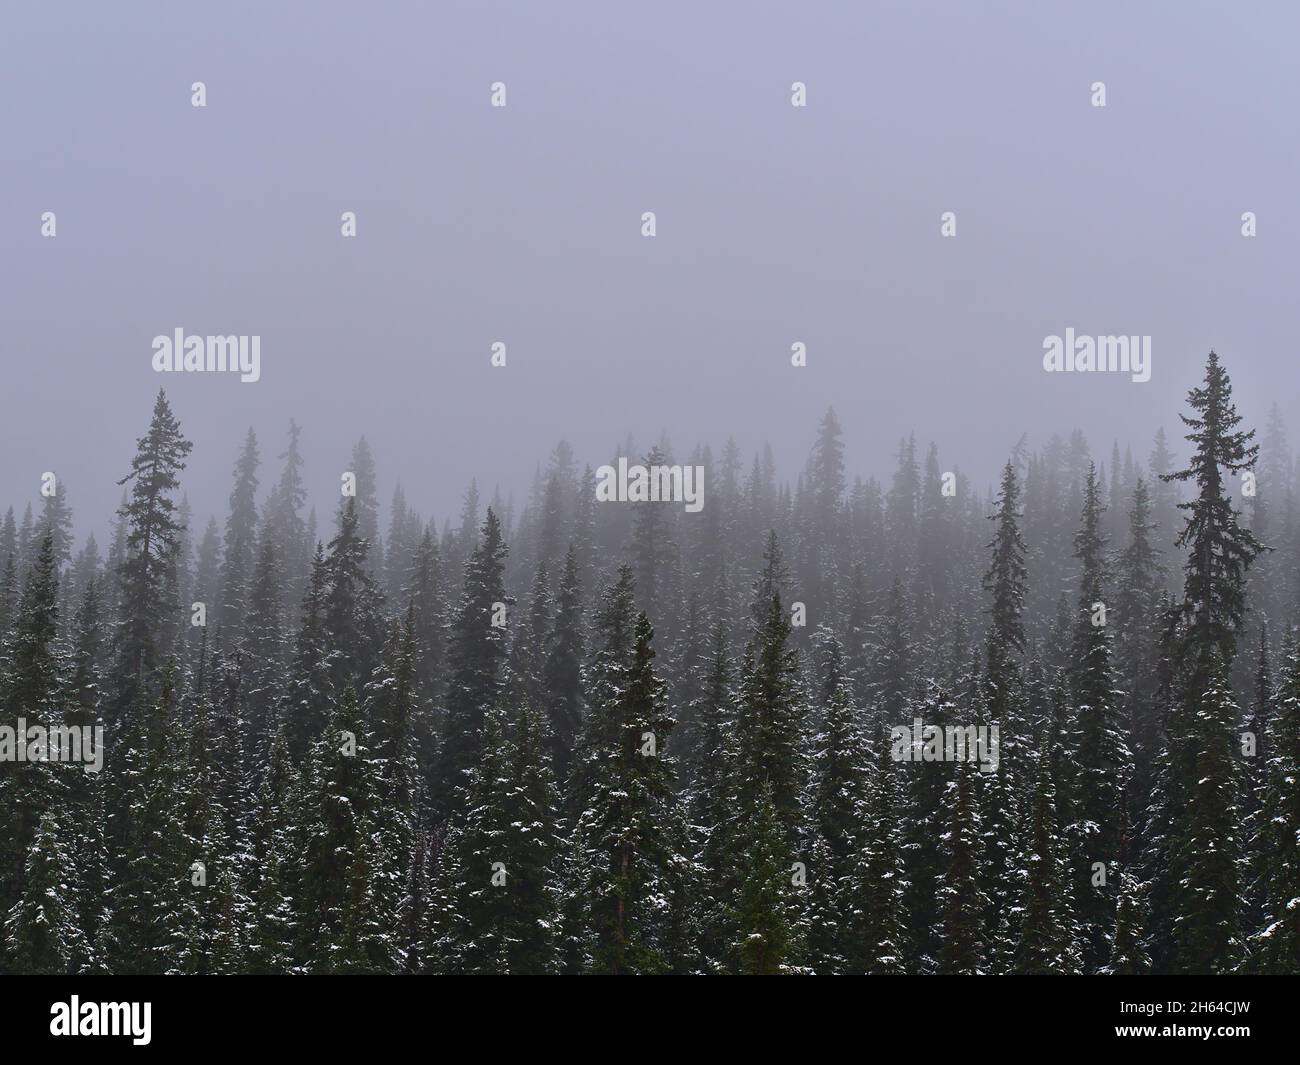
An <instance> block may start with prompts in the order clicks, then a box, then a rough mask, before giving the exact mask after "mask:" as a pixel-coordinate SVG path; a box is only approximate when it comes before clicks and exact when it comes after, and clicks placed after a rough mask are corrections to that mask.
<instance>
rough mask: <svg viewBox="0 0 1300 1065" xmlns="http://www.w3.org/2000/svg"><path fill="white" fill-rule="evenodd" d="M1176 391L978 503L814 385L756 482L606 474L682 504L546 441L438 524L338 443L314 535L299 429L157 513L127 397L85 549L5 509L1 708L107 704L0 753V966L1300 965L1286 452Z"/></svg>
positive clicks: (166, 406) (1292, 576)
mask: <svg viewBox="0 0 1300 1065" xmlns="http://www.w3.org/2000/svg"><path fill="white" fill-rule="evenodd" d="M1188 386H1189V389H1190V391H1189V392H1188V395H1187V402H1186V406H1185V407H1184V409H1183V410H1182V411H1180V412H1179V414H1180V415H1181V418H1182V424H1183V425H1184V426H1185V434H1184V435H1183V436H1182V438H1178V437H1174V436H1166V434H1165V433H1164V432H1163V431H1160V432H1156V433H1154V434H1153V436H1152V437H1150V438H1148V439H1144V440H1134V441H1131V442H1129V443H1126V444H1123V445H1121V444H1120V443H1115V444H1113V445H1112V444H1110V442H1107V444H1106V446H1105V447H1102V446H1101V445H1100V444H1099V443H1098V442H1095V441H1093V442H1090V441H1089V440H1087V439H1086V438H1085V436H1084V434H1083V433H1082V432H1081V431H1074V432H1072V433H1070V434H1068V435H1060V436H1053V437H1052V438H1051V439H1049V440H1047V441H1045V442H1043V443H1042V444H1041V446H1034V447H1031V446H1030V445H1029V444H1028V443H1027V442H1026V441H1025V440H1023V439H1022V440H1021V441H1020V442H1019V443H1016V444H1015V446H1014V447H1013V448H1012V450H1011V452H1010V454H1009V456H1008V458H1007V461H1006V465H1005V467H1004V468H1003V469H1002V470H1001V472H1000V474H999V475H998V476H997V479H996V480H995V481H993V482H991V488H989V489H984V488H981V487H980V486H979V483H978V482H977V481H976V480H975V476H976V473H975V471H962V470H960V469H959V468H957V467H955V466H954V464H953V463H952V461H951V457H947V456H941V455H940V454H938V452H937V450H936V448H935V447H933V446H929V447H927V446H926V445H925V444H923V443H922V442H920V441H918V440H916V439H915V438H912V437H909V438H907V439H904V440H902V441H900V442H899V444H898V450H897V453H896V455H895V456H894V457H893V460H892V461H893V462H894V464H895V467H894V472H893V474H892V476H891V477H889V478H888V479H887V480H886V481H884V482H882V481H878V480H876V479H874V478H863V477H860V476H857V475H855V473H854V471H853V470H851V469H848V468H846V462H845V454H844V447H843V442H842V430H841V422H840V420H839V417H840V416H839V415H838V414H837V413H836V412H835V411H834V410H828V411H827V412H826V413H825V416H824V417H823V418H822V420H821V423H820V425H818V426H815V427H814V426H810V427H809V432H810V438H811V439H813V440H814V442H813V444H812V447H811V450H810V453H809V454H808V457H807V461H806V464H805V465H804V467H803V472H802V474H801V475H800V476H799V477H798V478H797V479H796V480H795V481H794V482H793V483H783V482H778V478H777V475H776V472H775V470H776V463H775V460H774V456H773V455H772V453H771V452H770V451H768V450H764V451H762V452H760V453H759V454H757V455H753V456H749V455H742V454H741V453H740V451H739V449H738V448H737V446H736V445H735V444H734V443H732V442H728V441H723V442H721V443H720V445H719V442H717V441H715V442H713V443H712V444H710V445H705V444H700V445H698V446H696V447H695V448H694V449H693V450H692V451H691V452H690V453H689V454H688V455H681V454H675V453H674V450H673V447H672V446H671V445H670V443H669V442H668V441H666V440H663V441H660V442H659V443H658V444H657V445H655V446H654V447H653V448H651V449H649V451H648V452H642V454H641V455H638V456H636V457H632V456H631V455H630V453H627V452H625V453H624V454H625V455H626V457H628V458H629V459H630V460H631V461H641V462H644V463H645V464H646V466H655V465H662V464H673V463H689V464H692V465H699V466H702V467H704V470H705V476H706V484H707V492H706V494H705V497H704V498H705V505H704V506H703V507H702V508H701V509H700V510H699V511H698V512H689V511H687V510H684V509H683V507H682V506H681V505H680V504H672V503H665V502H648V501H646V502H602V501H598V498H597V492H596V491H595V481H596V473H595V468H594V467H595V466H599V465H601V464H604V463H605V462H608V461H611V459H610V457H609V456H604V457H597V458H596V462H595V463H594V464H587V463H586V462H584V461H582V460H580V459H579V458H578V457H577V456H576V455H575V454H574V452H573V450H572V449H571V448H570V446H569V445H568V444H567V443H565V442H564V441H560V442H559V443H558V444H556V445H555V446H554V449H553V450H552V451H551V452H550V453H549V456H542V457H541V462H540V465H539V466H538V471H539V472H538V474H537V476H536V478H535V482H534V487H533V490H532V492H531V495H530V496H529V498H528V499H527V500H526V502H523V503H522V504H518V505H517V504H516V503H515V502H514V501H513V500H508V499H507V500H502V499H500V498H494V499H492V500H487V499H485V498H484V497H483V495H481V494H480V488H479V486H478V485H477V484H476V482H475V481H474V480H473V479H472V478H473V476H474V472H475V471H474V470H472V469H469V468H466V469H464V470H463V471H461V472H462V475H463V478H464V480H465V482H466V483H467V484H468V488H467V490H466V492H465V494H464V501H463V509H462V510H461V512H460V513H459V514H458V515H451V516H446V517H444V518H443V520H442V521H441V523H438V522H435V520H434V519H432V518H430V517H427V516H425V515H421V514H418V513H416V512H414V511H413V510H412V509H411V508H410V507H409V506H408V505H407V503H406V499H405V496H404V494H403V489H402V486H401V484H402V482H401V478H402V477H406V478H412V477H418V475H419V470H418V467H417V468H413V469H408V470H399V469H392V470H385V471H384V474H383V477H382V478H381V476H380V474H379V472H378V468H379V467H378V464H377V461H376V459H375V457H374V456H372V454H371V452H370V449H369V447H368V445H367V443H366V440H365V438H364V437H361V438H360V439H359V440H358V442H357V444H356V447H355V449H354V451H353V453H352V455H351V456H350V460H349V461H348V463H347V465H346V466H343V467H342V469H344V470H346V471H347V472H348V473H351V474H352V475H353V482H354V486H355V487H354V491H353V492H352V493H351V494H348V493H346V492H341V493H340V495H339V497H338V499H337V500H329V501H319V500H318V501H316V502H317V503H318V504H321V509H320V512H319V513H318V512H317V510H316V509H314V508H312V507H311V506H310V503H309V500H308V499H307V496H306V491H305V488H304V461H303V458H302V453H301V450H300V434H301V433H302V432H303V431H305V430H302V429H300V427H299V426H298V424H296V423H295V422H292V421H291V422H289V423H288V425H287V427H286V426H284V425H279V426H268V427H258V431H257V432H256V433H255V432H254V431H253V430H252V429H250V430H249V431H248V433H247V436H246V438H245V439H244V440H243V443H242V446H241V447H240V448H239V449H238V453H237V454H236V455H232V456H231V458H232V460H233V481H232V484H231V488H230V494H229V508H228V510H227V511H226V513H224V514H222V515H217V516H214V517H212V518H208V517H206V516H203V515H198V514H195V513H193V512H192V511H191V509H190V507H189V505H188V502H187V497H186V466H187V461H188V460H189V458H190V456H191V452H192V449H194V448H195V447H198V446H201V445H200V444H198V443H196V442H191V441H190V440H189V439H188V438H187V436H186V431H185V426H184V412H183V411H181V410H178V409H176V408H175V407H174V406H173V405H172V403H171V402H170V401H169V398H168V396H167V395H166V394H165V393H163V392H159V393H158V395H157V397H156V400H155V401H154V404H153V408H152V413H151V414H149V412H148V411H147V409H146V407H145V406H144V405H142V408H141V422H142V425H143V426H144V432H143V434H142V435H141V436H140V438H139V442H138V446H137V449H136V453H135V455H134V456H129V455H123V456H122V472H123V474H124V477H123V480H122V491H123V495H122V503H121V507H120V509H119V510H118V511H117V513H116V515H115V518H114V522H113V525H112V536H111V540H110V542H108V543H106V544H102V545H101V544H99V543H97V542H96V539H95V537H94V536H93V535H89V534H87V533H86V532H85V531H84V530H81V531H79V526H78V522H77V520H76V518H77V517H81V515H78V514H76V500H75V499H69V498H66V497H65V494H64V492H63V490H62V487H61V486H59V487H58V488H57V489H56V490H55V491H53V492H51V493H49V494H44V495H42V496H40V497H38V498H36V499H35V501H34V502H35V505H25V504H24V502H23V501H21V500H18V501H15V504H14V506H12V507H10V509H9V510H8V511H7V513H6V514H5V516H4V519H3V527H2V528H0V566H2V570H0V638H2V643H0V702H2V704H3V712H4V721H5V723H7V724H10V725H12V724H13V723H14V721H15V720H16V719H25V721H26V722H28V723H32V722H41V723H42V724H43V725H44V726H45V727H47V728H53V727H56V726H67V727H72V728H93V727H94V726H102V730H103V765H102V770H101V771H99V772H85V771H83V768H82V766H80V765H76V764H66V763H59V762H55V761H52V760H45V761H41V760H39V759H35V760H18V759H16V758H14V757H13V756H12V753H11V756H10V757H7V758H5V759H4V760H2V761H0V773H3V776H2V777H0V809H3V811H4V813H5V820H4V822H3V823H4V829H3V831H2V832H0V914H2V915H3V950H2V953H0V967H2V968H3V969H4V970H5V971H8V972H16V973H74V974H75V973H115V974H133V973H178V974H185V973H340V972H355V973H364V972H373V973H445V974H456V973H556V974H565V973H613V974H617V973H629V974H631V973H698V974H721V973H791V974H835V973H867V974H929V973H950V974H974V973H991V974H1000V973H1031V974H1040V973H1087V974H1134V973H1232V972H1259V973H1284V972H1291V973H1293V972H1297V971H1300V845H1298V842H1297V841H1298V839H1300V836H1298V833H1300V647H1298V646H1297V628H1296V626H1297V623H1300V465H1298V464H1297V461H1296V457H1295V455H1294V454H1293V453H1292V452H1291V450H1290V449H1289V447H1288V444H1287V440H1286V430H1285V426H1284V422H1283V419H1282V417H1281V415H1280V414H1279V413H1278V412H1277V411H1276V409H1275V410H1274V412H1273V414H1272V415H1271V416H1270V418H1269V420H1268V422H1267V424H1266V425H1265V426H1262V427H1260V430H1259V433H1258V435H1257V433H1256V430H1255V429H1254V428H1252V427H1248V426H1247V425H1245V424H1244V423H1243V421H1242V419H1241V418H1240V417H1239V416H1238V414H1237V411H1236V407H1235V405H1234V401H1233V396H1232V387H1231V383H1230V379H1229V373H1228V369H1227V367H1226V366H1225V364H1224V363H1222V362H1221V361H1220V359H1219V358H1218V357H1217V356H1216V355H1214V354H1210V356H1209V358H1208V360H1207V361H1206V363H1205V366H1204V374H1203V378H1202V379H1201V380H1199V381H1189V382H1188ZM1170 413H1172V412H1170ZM308 414H309V412H304V417H305V416H307V415H308ZM145 415H148V419H147V425H146V424H145ZM359 428H360V427H359ZM814 431H815V436H814V435H813V434H814ZM537 460H538V457H537V456H527V457H523V456H521V462H526V463H528V464H530V465H531V464H533V463H534V462H537ZM986 472H988V471H980V472H979V474H978V475H979V476H980V477H983V476H985V473H986ZM345 481H346V478H345ZM381 483H382V484H386V485H388V486H389V491H388V492H387V493H386V494H385V499H386V502H385V501H384V500H381V495H380V488H379V486H380V485H381ZM408 484H409V481H408ZM87 524H89V522H88V523H87ZM914 722H916V723H924V724H925V725H927V726H939V727H942V726H945V725H957V726H960V727H963V728H964V727H966V726H981V727H985V728H988V727H991V726H995V725H996V726H997V728H998V735H999V736H1000V740H999V742H998V758H997V760H996V768H995V769H994V771H991V772H986V771H984V770H985V768H986V767H985V766H983V765H980V764H977V763H976V762H975V761H973V760H972V759H966V760H960V759H957V760H952V759H947V760H945V759H941V758H940V759H928V758H927V759H909V758H906V757H901V756H900V746H899V744H898V743H896V742H895V740H894V733H893V732H891V730H895V729H896V728H897V727H899V726H906V727H908V728H910V727H912V726H913V723H914ZM903 753H904V754H906V753H907V752H906V751H904V752H903Z"/></svg>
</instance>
